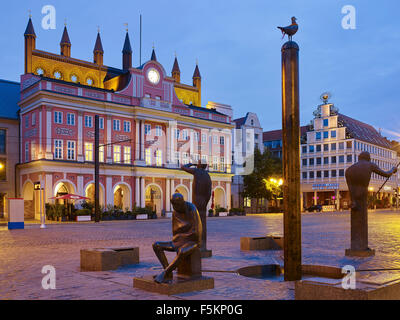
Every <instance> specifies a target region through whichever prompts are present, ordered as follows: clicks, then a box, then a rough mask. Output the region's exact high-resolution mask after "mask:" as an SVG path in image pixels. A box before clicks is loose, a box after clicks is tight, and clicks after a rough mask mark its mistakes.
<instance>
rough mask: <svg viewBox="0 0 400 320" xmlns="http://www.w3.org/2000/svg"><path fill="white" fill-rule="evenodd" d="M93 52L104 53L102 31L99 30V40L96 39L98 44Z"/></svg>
mask: <svg viewBox="0 0 400 320" xmlns="http://www.w3.org/2000/svg"><path fill="white" fill-rule="evenodd" d="M93 52H101V53H104V50H103V44H102V43H101V37H100V29H98V30H97V38H96V43H95V45H94V49H93Z"/></svg>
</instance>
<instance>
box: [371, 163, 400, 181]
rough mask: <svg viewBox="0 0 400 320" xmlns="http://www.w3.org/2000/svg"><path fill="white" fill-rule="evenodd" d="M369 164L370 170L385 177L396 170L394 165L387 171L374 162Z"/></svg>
mask: <svg viewBox="0 0 400 320" xmlns="http://www.w3.org/2000/svg"><path fill="white" fill-rule="evenodd" d="M371 165H372V172H374V173H376V174H379V175H380V176H382V177H385V178H389V177H390V176H391V175H392V174H395V173H396V172H397V168H396V167H393V168H392V170H389V171H383V170H382V169H381V168H379V167H378V166H377V165H376V164H375V163H371Z"/></svg>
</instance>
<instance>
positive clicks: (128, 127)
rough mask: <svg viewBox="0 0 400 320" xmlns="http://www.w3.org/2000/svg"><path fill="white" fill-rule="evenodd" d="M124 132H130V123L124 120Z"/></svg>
mask: <svg viewBox="0 0 400 320" xmlns="http://www.w3.org/2000/svg"><path fill="white" fill-rule="evenodd" d="M124 132H131V122H130V121H126V120H124Z"/></svg>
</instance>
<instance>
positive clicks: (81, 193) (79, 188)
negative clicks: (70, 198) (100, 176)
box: [77, 175, 85, 196]
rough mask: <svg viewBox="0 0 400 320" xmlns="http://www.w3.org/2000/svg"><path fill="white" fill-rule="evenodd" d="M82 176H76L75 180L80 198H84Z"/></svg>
mask: <svg viewBox="0 0 400 320" xmlns="http://www.w3.org/2000/svg"><path fill="white" fill-rule="evenodd" d="M83 187H84V186H83V176H82V175H78V178H77V188H78V190H77V194H79V195H80V196H85V190H83Z"/></svg>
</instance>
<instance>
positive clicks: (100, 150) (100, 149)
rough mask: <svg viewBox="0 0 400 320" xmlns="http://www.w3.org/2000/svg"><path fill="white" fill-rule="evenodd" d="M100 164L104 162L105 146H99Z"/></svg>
mask: <svg viewBox="0 0 400 320" xmlns="http://www.w3.org/2000/svg"><path fill="white" fill-rule="evenodd" d="M99 162H104V146H99Z"/></svg>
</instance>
